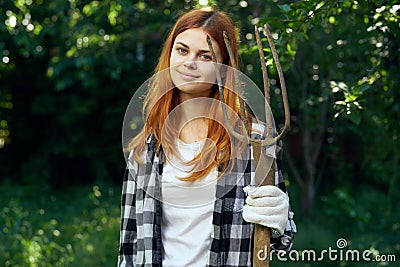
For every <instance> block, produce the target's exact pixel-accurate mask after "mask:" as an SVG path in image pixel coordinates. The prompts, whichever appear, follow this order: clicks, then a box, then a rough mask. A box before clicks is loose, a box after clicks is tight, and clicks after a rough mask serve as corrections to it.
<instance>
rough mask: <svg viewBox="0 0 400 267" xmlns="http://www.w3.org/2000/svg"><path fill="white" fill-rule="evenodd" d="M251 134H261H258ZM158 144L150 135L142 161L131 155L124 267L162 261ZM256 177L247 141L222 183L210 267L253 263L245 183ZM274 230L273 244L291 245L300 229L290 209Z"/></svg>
mask: <svg viewBox="0 0 400 267" xmlns="http://www.w3.org/2000/svg"><path fill="white" fill-rule="evenodd" d="M252 137H253V138H256V139H261V136H260V135H257V134H254V133H253V134H252ZM156 147H157V143H156V141H155V140H154V138H149V139H148V141H147V149H146V151H145V153H146V160H145V162H143V164H139V163H138V162H136V161H133V160H132V161H131V160H130V161H128V168H127V170H126V171H125V175H124V181H123V188H122V200H121V202H122V207H121V233H120V234H121V236H120V248H119V256H118V266H120V267H122V266H142V267H147V266H162V240H161V231H162V229H161V216H162V210H161V202H160V201H161V175H162V170H163V164H164V155H163V153H162V151H160V152H159V153H157V152H156ZM264 153H266V150H265V149H264ZM278 161H279V160H277V161H275V162H278ZM275 170H276V172H275V185H276V186H277V187H279V188H280V189H281V190H283V191H284V192H286V187H285V184H284V181H283V177H282V174H281V171H280V170H279V168H278V164H276V165H275ZM219 171H220V170H219ZM253 177H254V163H253V153H252V147H251V146H250V145H248V146H246V149H244V152H243V153H241V154H240V156H238V157H237V158H236V159H234V165H233V169H232V171H230V172H229V173H227V174H224V175H222V177H221V178H219V180H218V182H217V185H216V186H217V188H216V200H215V203H214V211H213V219H212V224H213V225H212V227H211V239H212V240H211V243H210V245H209V255H208V262H207V266H209V267H214V266H226V267H239V266H252V257H253V255H252V254H253V253H252V249H253V247H252V243H253V241H252V240H253V230H254V224H252V223H248V222H246V221H244V220H243V217H242V208H243V205H244V204H245V197H246V196H245V193H244V191H243V188H244V187H245V186H247V185H249V184H250V183H251V182H252V178H253ZM271 233H272V234H271V246H272V249H274V250H286V251H288V250H290V248H291V246H292V242H293V240H294V237H295V234H296V225H295V223H294V221H293V212H292V211H291V210H289V214H288V222H287V225H286V229H285V232H284V234H283V235H279V233H278V232H277V231H274V230H273V229H272V231H271Z"/></svg>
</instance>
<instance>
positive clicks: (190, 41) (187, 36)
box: [174, 28, 219, 50]
mask: <svg viewBox="0 0 400 267" xmlns="http://www.w3.org/2000/svg"><path fill="white" fill-rule="evenodd" d="M210 37H211V36H210ZM211 41H212V43H213V47H214V49H219V46H218V44H217V43H216V42H215V40H214V39H213V38H212V37H211ZM178 42H181V43H184V44H186V45H188V46H189V47H191V48H194V49H199V50H209V47H208V44H207V33H206V32H205V31H204V30H203V29H201V28H194V29H187V30H186V31H183V32H181V33H180V34H178V35H177V36H176V38H175V42H174V43H175V44H176V43H178Z"/></svg>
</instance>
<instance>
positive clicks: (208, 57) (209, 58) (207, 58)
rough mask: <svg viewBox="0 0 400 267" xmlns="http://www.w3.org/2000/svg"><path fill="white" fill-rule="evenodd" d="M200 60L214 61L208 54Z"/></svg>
mask: <svg viewBox="0 0 400 267" xmlns="http://www.w3.org/2000/svg"><path fill="white" fill-rule="evenodd" d="M200 58H201V59H203V60H207V61H209V60H212V57H211V56H210V55H207V54H202V55H200Z"/></svg>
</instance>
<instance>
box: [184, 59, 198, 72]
mask: <svg viewBox="0 0 400 267" xmlns="http://www.w3.org/2000/svg"><path fill="white" fill-rule="evenodd" d="M183 65H184V66H185V67H186V68H188V69H196V68H197V64H196V61H195V58H194V56H190V57H188V58H187V59H186V60H185V62H184V63H183Z"/></svg>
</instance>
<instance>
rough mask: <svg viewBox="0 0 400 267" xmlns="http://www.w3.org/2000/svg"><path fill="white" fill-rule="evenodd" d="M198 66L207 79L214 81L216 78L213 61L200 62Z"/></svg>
mask: <svg viewBox="0 0 400 267" xmlns="http://www.w3.org/2000/svg"><path fill="white" fill-rule="evenodd" d="M199 67H200V68H201V72H202V73H203V74H204V76H205V77H207V81H210V82H215V81H216V80H217V74H216V73H215V67H214V63H209V62H207V63H200V64H199Z"/></svg>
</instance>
